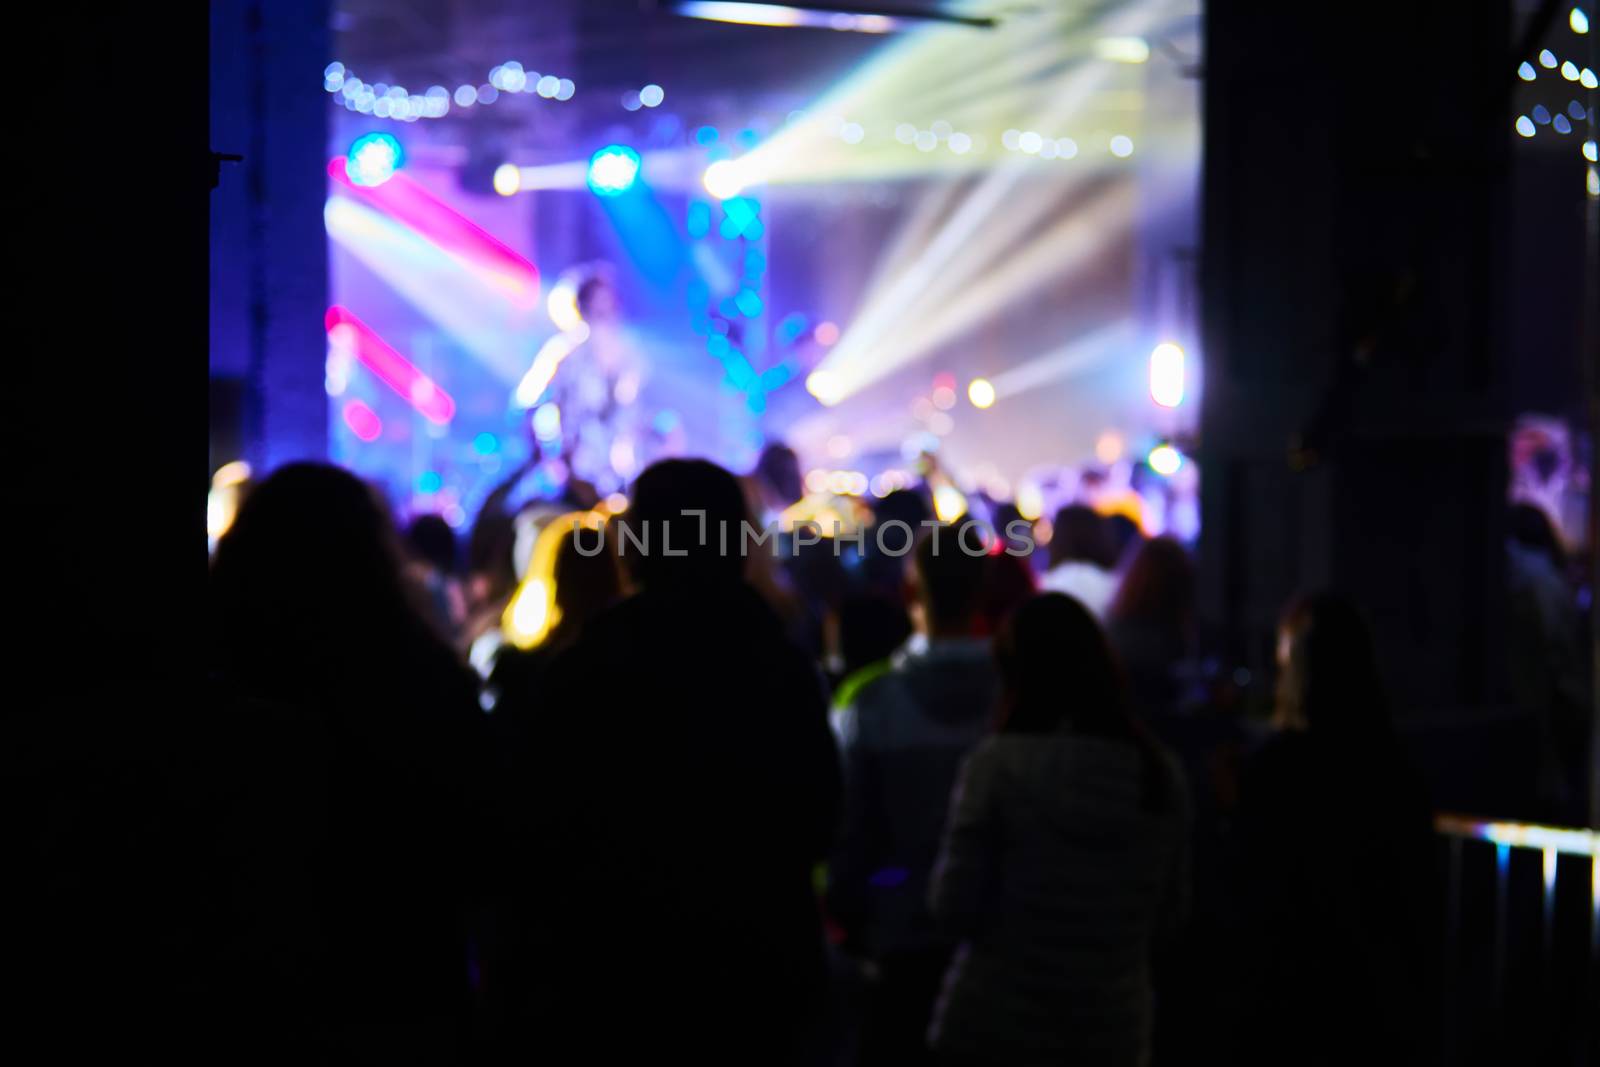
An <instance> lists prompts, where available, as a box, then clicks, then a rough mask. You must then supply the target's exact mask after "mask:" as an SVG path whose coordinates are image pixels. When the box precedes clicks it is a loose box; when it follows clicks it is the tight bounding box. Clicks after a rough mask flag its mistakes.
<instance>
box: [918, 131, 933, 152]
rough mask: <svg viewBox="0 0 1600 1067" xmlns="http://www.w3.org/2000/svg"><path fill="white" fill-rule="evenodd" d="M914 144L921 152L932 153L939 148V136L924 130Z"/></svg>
mask: <svg viewBox="0 0 1600 1067" xmlns="http://www.w3.org/2000/svg"><path fill="white" fill-rule="evenodd" d="M912 144H914V145H916V146H917V151H919V152H932V151H933V150H934V149H935V148H938V147H939V136H938V135H937V134H936V133H934V132H933V131H932V130H922V131H921V132H919V133H918V134H917V137H916V140H914V141H913V142H912Z"/></svg>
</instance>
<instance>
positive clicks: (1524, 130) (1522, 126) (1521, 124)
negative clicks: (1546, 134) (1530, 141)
mask: <svg viewBox="0 0 1600 1067" xmlns="http://www.w3.org/2000/svg"><path fill="white" fill-rule="evenodd" d="M1517 132H1518V133H1520V134H1522V136H1524V137H1532V136H1533V135H1534V134H1535V133H1536V132H1538V131H1536V130H1535V129H1534V127H1533V120H1532V119H1530V118H1529V117H1528V116H1526V115H1518V116H1517Z"/></svg>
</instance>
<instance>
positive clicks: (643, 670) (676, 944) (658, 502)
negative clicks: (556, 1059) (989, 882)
mask: <svg viewBox="0 0 1600 1067" xmlns="http://www.w3.org/2000/svg"><path fill="white" fill-rule="evenodd" d="M707 468H708V469H707ZM724 479H725V480H726V485H725V486H724V484H723V481H724ZM724 489H726V491H727V493H731V494H733V495H732V496H731V497H729V496H727V495H726V493H724ZM738 492H739V490H738V487H737V484H736V483H734V482H733V479H732V477H731V476H730V475H727V474H726V472H723V471H720V470H718V469H716V468H713V467H711V465H710V464H704V463H702V462H699V461H681V460H680V461H668V462H667V463H663V464H658V465H657V467H654V468H652V469H651V470H649V471H646V472H645V473H644V474H643V475H641V477H640V479H639V482H638V484H636V486H635V488H634V492H633V494H632V497H633V502H632V505H631V507H630V511H629V520H628V521H630V522H634V523H636V524H637V525H638V526H639V527H641V528H646V529H648V530H649V534H650V536H651V537H652V538H653V539H654V544H653V545H652V548H653V549H654V550H655V553H661V552H662V550H663V548H664V547H665V545H664V544H663V542H662V541H661V540H660V538H661V536H662V530H661V529H660V528H651V527H652V526H653V524H655V523H657V522H659V521H661V520H662V519H663V518H665V517H669V516H670V517H671V519H672V520H673V521H672V529H671V550H672V552H674V553H676V552H678V551H680V550H682V549H683V548H689V549H691V550H693V549H694V548H696V547H699V548H704V547H705V546H696V545H694V544H692V543H691V542H692V541H693V540H694V536H695V531H696V530H697V528H698V526H697V522H696V520H695V519H693V518H690V519H687V520H683V521H681V522H680V521H679V520H678V519H677V516H678V509H679V507H680V506H681V507H682V508H689V509H694V508H703V509H704V510H705V511H706V512H707V514H708V522H709V543H710V548H711V551H712V552H713V553H715V551H716V545H717V539H718V530H717V525H716V524H717V523H718V521H719V519H731V520H732V521H733V522H734V523H737V522H738V521H739V520H740V518H742V513H743V507H742V502H741V501H740V500H739V498H738V496H737V494H738ZM708 494H709V496H710V497H711V498H712V499H709V500H708V499H707V495H708ZM737 536H738V531H737V529H736V528H735V529H732V530H730V540H731V539H732V538H734V537H737ZM630 550H631V549H628V548H624V549H623V555H624V562H628V556H627V553H628V552H629V551H630ZM693 556H694V553H693V551H691V558H690V559H689V560H683V561H680V560H674V559H672V558H663V557H662V556H661V555H656V554H653V555H651V556H650V557H648V558H645V557H635V559H634V560H633V562H634V563H635V564H636V572H635V578H636V580H639V581H640V584H641V585H642V587H643V588H642V591H641V592H639V593H637V594H635V595H634V596H633V597H631V598H629V599H628V600H625V601H623V602H621V603H619V604H617V605H616V606H614V607H613V608H611V609H609V610H608V611H606V612H604V613H602V614H601V615H599V616H598V617H596V618H594V619H592V620H591V621H590V622H589V623H588V624H587V625H586V626H585V628H584V631H583V634H582V636H581V637H580V638H579V640H578V641H577V643H576V644H575V645H574V646H573V647H572V648H571V649H570V650H568V651H567V652H566V653H564V654H562V655H560V656H558V657H557V659H556V661H555V662H554V663H553V664H552V665H551V667H550V671H549V673H548V676H547V694H548V696H547V699H548V705H547V713H546V714H545V715H543V716H542V717H541V727H540V729H539V730H538V731H537V732H536V733H534V734H532V735H531V736H530V743H529V746H528V749H527V751H526V752H525V753H523V755H522V761H521V762H522V770H521V773H520V775H519V777H520V778H521V780H522V781H523V782H524V784H525V786H526V788H527V790H528V792H527V793H526V794H524V795H523V797H522V798H521V802H522V803H523V805H524V806H525V810H524V814H525V815H526V816H527V817H528V819H529V832H530V836H529V838H528V839H527V840H526V841H525V842H524V847H526V848H528V849H530V850H531V856H532V858H533V859H534V861H535V862H538V863H541V864H542V869H541V870H538V871H537V872H536V875H535V881H534V884H533V885H532V886H531V889H530V896H529V897H528V898H527V899H526V901H525V904H526V906H528V907H529V908H531V909H532V921H533V923H534V924H535V925H536V927H537V935H536V938H535V941H536V945H535V951H536V952H537V954H538V955H537V958H536V966H537V968H538V975H537V978H536V982H535V989H534V990H533V993H532V1005H531V1017H530V1018H528V1019H527V1020H526V1021H525V1024H524V1025H525V1027H526V1029H525V1032H524V1034H523V1035H521V1040H522V1041H524V1042H525V1043H526V1044H528V1045H529V1047H530V1048H531V1049H532V1050H533V1051H539V1050H541V1049H543V1050H546V1051H548V1050H549V1048H550V1046H551V1045H552V1044H554V1045H556V1046H560V1047H567V1046H570V1045H573V1044H574V1043H577V1042H581V1043H583V1044H584V1045H586V1046H588V1047H589V1048H590V1049H591V1050H592V1052H593V1054H594V1055H595V1056H597V1057H598V1058H600V1059H608V1058H615V1057H617V1056H621V1055H623V1054H624V1050H636V1051H639V1052H644V1051H649V1052H651V1053H652V1054H656V1053H659V1054H662V1055H666V1054H668V1053H669V1052H670V1051H673V1050H677V1051H681V1052H682V1053H685V1054H687V1055H689V1056H690V1057H691V1058H692V1059H694V1060H695V1061H696V1062H710V1061H720V1060H723V1059H729V1060H732V1059H735V1058H738V1059H741V1060H742V1061H743V1062H782V1059H783V1055H784V1054H786V1053H788V1052H790V1051H791V1050H792V1049H793V1047H794V1045H795V1043H796V1042H797V1041H798V1040H799V1039H800V1035H801V1034H802V1033H803V1032H804V1030H805V1028H806V1027H807V1025H808V1024H809V1023H810V1022H811V1021H812V1020H811V1018H810V1017H811V1016H812V1015H813V1014H814V1013H815V1011H816V1010H817V1007H818V1004H819V1002H820V997H821V993H822V983H823V956H822V937H821V922H820V916H819V913H818V910H817V906H816V902H815V899H814V895H813V892H812V889H811V868H812V865H813V864H814V863H815V862H817V861H819V860H820V859H822V858H823V856H825V854H826V851H827V848H828V845H829V843H830V841H831V837H832V833H833V828H834V819H835V815H836V805H837V790H838V779H837V774H838V766H837V755H836V753H835V750H834V746H833V739H832V736H831V734H830V732H829V731H828V728H827V719H826V711H825V705H824V703H823V697H822V692H821V688H820V682H819V678H818V676H817V674H816V672H815V670H814V668H813V667H812V666H811V664H810V663H809V662H808V661H807V660H806V659H805V657H804V656H803V655H802V654H801V653H800V652H799V651H798V650H797V649H795V648H794V647H793V646H792V645H791V644H789V643H788V641H787V640H786V639H785V637H784V634H783V630H782V626H781V623H780V622H779V620H778V618H777V616H776V615H775V614H774V613H773V612H772V611H771V609H770V608H768V607H767V605H766V604H765V603H764V602H763V601H762V600H761V598H760V597H759V596H758V595H757V594H756V593H755V591H754V590H753V589H751V588H750V587H749V586H748V585H747V584H745V583H744V582H743V581H742V580H740V579H739V576H738V575H739V570H738V565H739V563H740V561H739V559H738V558H737V557H734V558H733V559H731V560H729V559H723V558H718V557H716V556H715V555H713V557H712V558H710V559H695V558H693ZM730 563H731V567H729V566H728V565H729V564H730ZM678 564H681V565H682V567H683V568H684V571H683V573H672V571H673V569H674V567H675V565H678Z"/></svg>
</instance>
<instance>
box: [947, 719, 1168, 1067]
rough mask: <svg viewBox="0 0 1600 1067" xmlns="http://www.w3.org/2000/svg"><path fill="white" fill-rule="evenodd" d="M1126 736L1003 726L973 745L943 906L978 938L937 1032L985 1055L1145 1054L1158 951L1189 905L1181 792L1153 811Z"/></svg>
mask: <svg viewBox="0 0 1600 1067" xmlns="http://www.w3.org/2000/svg"><path fill="white" fill-rule="evenodd" d="M1142 776H1143V767H1142V764H1141V760H1140V756H1139V753H1138V752H1137V751H1136V750H1135V749H1134V748H1133V747H1132V746H1131V745H1128V744H1126V743H1123V742H1120V741H1110V740H1105V739H1101V738H1091V737H1075V736H1073V735H1071V734H1061V735H1054V736H1050V737H1045V738H1035V737H1015V736H1007V735H1000V736H996V737H992V738H989V739H987V740H986V741H984V742H983V744H982V745H980V746H979V747H978V749H977V750H976V751H975V752H974V753H973V754H972V758H971V761H970V762H969V764H968V766H967V768H966V771H965V774H964V775H963V778H962V785H961V790H962V792H961V796H960V798H959V799H958V802H957V803H956V805H955V814H954V815H953V816H952V823H951V826H950V830H949V833H950V835H951V842H950V845H949V851H948V853H947V855H946V858H945V860H944V862H943V863H942V865H941V867H940V869H939V871H938V874H937V875H936V878H935V883H934V887H933V891H932V893H933V899H932V906H933V908H934V911H935V913H936V914H937V915H938V916H939V917H940V918H941V919H942V920H943V921H945V922H946V923H948V924H950V926H951V928H952V929H955V930H959V931H961V932H963V933H964V934H965V935H966V936H965V939H964V941H963V944H962V946H961V948H960V949H959V950H958V951H957V954H956V958H955V962H954V963H953V964H952V967H951V972H950V976H949V978H948V979H947V981H946V987H945V992H944V995H943V998H942V1000H941V1003H940V1007H939V1011H938V1021H937V1024H936V1027H935V1033H934V1035H933V1040H934V1044H935V1047H936V1048H938V1049H939V1051H940V1052H941V1053H943V1054H944V1055H946V1056H948V1057H951V1058H952V1059H955V1060H957V1061H961V1060H964V1059H970V1060H972V1062H974V1063H985V1064H1005V1063H1023V1062H1026V1063H1120V1064H1133V1063H1138V1062H1141V1057H1142V1056H1143V1055H1144V1050H1145V1047H1146V1042H1147V1040H1148V1038H1147V1033H1148V1029H1149V1016H1150V989H1149V986H1150V977H1149V956H1150V947H1151V942H1152V939H1153V937H1154V935H1155V933H1156V932H1157V928H1158V924H1159V923H1160V922H1161V920H1162V918H1163V916H1164V914H1166V913H1167V912H1168V911H1170V910H1171V909H1174V908H1176V907H1177V894H1178V892H1179V887H1178V886H1177V885H1176V882H1175V880H1176V878H1177V873H1176V870H1177V864H1178V856H1179V854H1180V850H1181V847H1182V840H1181V838H1182V834H1183V833H1184V826H1183V822H1182V820H1181V818H1180V816H1179V811H1180V808H1179V806H1178V805H1177V804H1173V805H1172V806H1170V807H1168V808H1166V809H1164V810H1162V811H1158V812H1148V811H1145V810H1142V808H1141V805H1140V790H1141V781H1142Z"/></svg>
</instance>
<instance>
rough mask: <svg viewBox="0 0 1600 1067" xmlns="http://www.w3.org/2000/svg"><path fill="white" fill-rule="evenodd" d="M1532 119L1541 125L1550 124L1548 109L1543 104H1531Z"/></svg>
mask: <svg viewBox="0 0 1600 1067" xmlns="http://www.w3.org/2000/svg"><path fill="white" fill-rule="evenodd" d="M1533 121H1534V122H1537V123H1538V124H1539V125H1541V126H1548V125H1550V109H1549V108H1547V107H1545V106H1544V105H1543V104H1535V105H1533Z"/></svg>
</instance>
